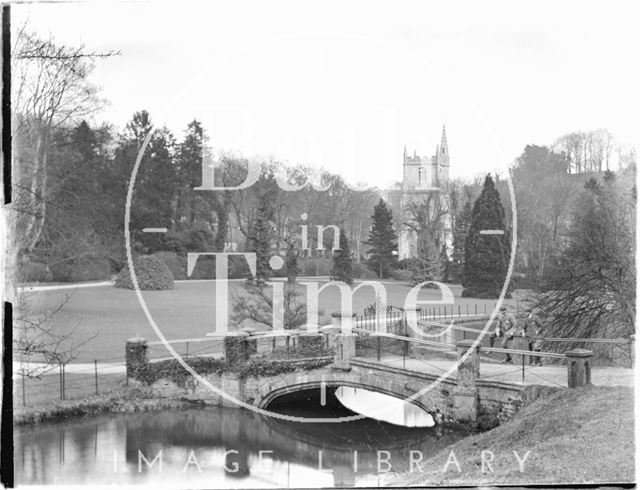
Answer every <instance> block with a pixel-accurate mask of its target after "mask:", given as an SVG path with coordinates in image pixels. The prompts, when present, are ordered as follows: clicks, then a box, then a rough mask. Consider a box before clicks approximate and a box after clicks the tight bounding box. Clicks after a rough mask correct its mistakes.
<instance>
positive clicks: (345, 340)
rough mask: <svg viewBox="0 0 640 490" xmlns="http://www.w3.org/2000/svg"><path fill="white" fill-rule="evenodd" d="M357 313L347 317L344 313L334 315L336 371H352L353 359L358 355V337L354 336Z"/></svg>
mask: <svg viewBox="0 0 640 490" xmlns="http://www.w3.org/2000/svg"><path fill="white" fill-rule="evenodd" d="M355 316H356V315H355V313H353V314H351V315H345V314H343V313H332V314H331V318H332V319H333V330H334V333H333V335H334V337H333V338H334V340H333V342H332V346H333V364H332V367H333V368H336V369H343V370H349V369H351V362H350V361H351V358H352V357H355V355H356V337H355V335H354V334H353V330H352V329H353V327H354V319H355Z"/></svg>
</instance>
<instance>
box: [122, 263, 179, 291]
mask: <svg viewBox="0 0 640 490" xmlns="http://www.w3.org/2000/svg"><path fill="white" fill-rule="evenodd" d="M133 267H134V270H135V273H136V278H137V280H138V286H139V287H140V289H142V290H162V289H173V274H171V270H170V269H169V267H167V264H166V263H165V262H164V261H163V260H161V259H160V258H158V257H156V256H155V255H141V256H139V257H136V258H134V259H133ZM115 286H116V287H117V288H125V289H133V281H132V280H131V273H130V272H129V267H128V265H127V266H125V267H123V268H122V270H121V271H120V273H119V274H118V277H117V278H116V282H115Z"/></svg>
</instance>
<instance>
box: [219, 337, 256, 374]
mask: <svg viewBox="0 0 640 490" xmlns="http://www.w3.org/2000/svg"><path fill="white" fill-rule="evenodd" d="M248 338H249V333H247V332H243V331H241V330H240V331H236V332H227V334H226V335H225V336H224V342H223V345H224V347H223V348H224V360H225V364H226V365H227V367H229V368H232V369H233V368H234V367H236V366H238V365H240V364H243V363H244V362H245V361H246V360H247V359H249V356H250V355H251V348H250V343H249V342H248Z"/></svg>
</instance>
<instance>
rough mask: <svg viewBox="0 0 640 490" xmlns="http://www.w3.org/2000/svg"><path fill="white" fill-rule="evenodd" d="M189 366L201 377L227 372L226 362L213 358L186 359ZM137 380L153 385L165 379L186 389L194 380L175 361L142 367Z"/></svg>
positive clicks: (158, 362) (154, 363)
mask: <svg viewBox="0 0 640 490" xmlns="http://www.w3.org/2000/svg"><path fill="white" fill-rule="evenodd" d="M184 360H185V362H186V363H187V365H189V366H190V367H191V368H193V370H194V371H195V372H196V373H198V374H201V375H205V374H212V373H216V374H222V372H223V371H224V370H225V360H224V359H221V358H213V357H194V358H191V359H189V358H187V359H184ZM135 378H136V379H137V380H139V381H142V382H144V383H147V384H153V383H155V382H156V381H158V380H159V379H162V378H165V379H168V380H170V381H173V382H174V383H175V384H177V385H178V386H182V387H184V386H185V385H186V384H187V382H188V381H189V380H190V379H193V378H192V376H191V373H189V372H188V371H187V370H186V369H184V367H182V365H181V364H180V363H179V362H178V361H177V360H175V359H168V360H166V361H156V362H153V363H149V364H146V365H143V366H140V367H139V368H138V369H137V370H136V373H135Z"/></svg>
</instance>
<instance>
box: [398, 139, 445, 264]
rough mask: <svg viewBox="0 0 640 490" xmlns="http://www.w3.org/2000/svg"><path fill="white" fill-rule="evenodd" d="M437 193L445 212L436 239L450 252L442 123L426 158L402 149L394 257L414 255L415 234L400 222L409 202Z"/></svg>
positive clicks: (404, 217) (403, 218)
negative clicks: (432, 150) (398, 219)
mask: <svg viewBox="0 0 640 490" xmlns="http://www.w3.org/2000/svg"><path fill="white" fill-rule="evenodd" d="M434 192H435V193H438V196H439V199H440V205H441V206H442V207H443V208H444V209H445V210H446V211H447V213H446V215H445V217H444V219H443V226H442V227H441V230H440V235H439V236H438V237H434V238H436V241H437V242H439V243H440V244H445V245H446V246H447V253H448V254H449V256H451V252H452V251H453V230H452V226H451V224H452V220H451V215H450V213H449V202H450V197H449V146H448V145H447V133H446V131H445V128H444V126H443V128H442V137H441V139H440V144H439V145H437V146H436V153H435V155H432V156H430V157H426V156H424V157H422V156H419V155H417V154H416V152H415V151H414V152H413V156H410V155H408V154H407V147H406V146H405V148H404V162H403V177H402V194H401V197H400V217H401V223H402V224H401V227H400V233H399V236H398V258H399V259H401V260H402V259H407V258H414V257H417V255H418V237H417V233H416V232H415V230H413V229H411V228H410V227H409V226H407V225H405V224H404V223H405V222H406V221H407V220H410V219H411V215H410V212H409V206H410V205H411V203H413V202H419V201H422V200H424V199H426V198H427V197H428V196H429V194H430V193H434Z"/></svg>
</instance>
